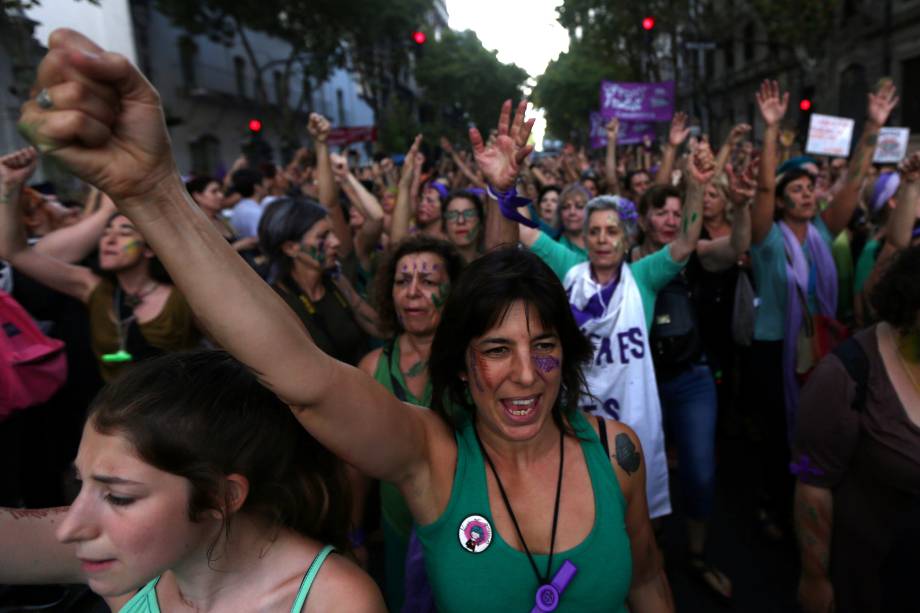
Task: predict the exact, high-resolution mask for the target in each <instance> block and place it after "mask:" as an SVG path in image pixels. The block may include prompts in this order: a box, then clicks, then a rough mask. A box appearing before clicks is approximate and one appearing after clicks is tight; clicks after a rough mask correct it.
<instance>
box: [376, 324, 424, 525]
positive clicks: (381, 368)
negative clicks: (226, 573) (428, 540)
mask: <svg viewBox="0 0 920 613" xmlns="http://www.w3.org/2000/svg"><path fill="white" fill-rule="evenodd" d="M374 379H376V380H377V381H378V382H379V383H380V384H381V385H383V386H384V387H385V388H387V389H388V390H390V392H392V393H393V395H394V396H396V397H397V398H399V399H400V400H402V401H403V402H408V403H410V404H416V405H418V406H421V407H428V406H430V405H431V382H430V381H429V382H428V384H427V385H426V386H425V392H424V394H422V397H421V398H417V397H416V396H415V395H414V394H413V393H412V392H411V391H410V390H409V386H408V385H406V380H405V378H404V377H403V374H402V371H400V370H399V337H396V338H395V339H393V340H392V341H390V342H388V343H387V344H386V345H384V347H383V351H382V352H381V354H380V359H379V360H378V361H377V370H375V371H374ZM380 504H381V513H382V514H383V518H384V519H385V520H386V521H387V522H388V523H389V524H390V527H392V528H393V529H394V530H395V531H396V533H397V534H398V535H399V536H400V537H401V538H403V539H405V540H408V539H409V531H410V530H411V529H412V521H413V520H412V514H411V513H410V512H409V507H408V506H407V505H406V501H405V500H404V499H403V497H402V494H400V493H399V490H398V489H396V486H394V485H393V484H391V483H387V482H385V481H383V482H381V483H380Z"/></svg>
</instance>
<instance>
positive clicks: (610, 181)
mask: <svg viewBox="0 0 920 613" xmlns="http://www.w3.org/2000/svg"><path fill="white" fill-rule="evenodd" d="M605 129H606V130H607V156H606V157H605V158H604V174H605V175H606V177H605V178H606V179H607V193H608V194H613V195H615V196H618V195H619V194H620V177H619V175H618V174H617V137H618V136H619V134H620V120H619V119H617V118H616V117H614V118H613V119H611V120H610V121H608V122H607V125H606V126H605Z"/></svg>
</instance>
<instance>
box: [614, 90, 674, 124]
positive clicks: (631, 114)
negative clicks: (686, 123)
mask: <svg viewBox="0 0 920 613" xmlns="http://www.w3.org/2000/svg"><path fill="white" fill-rule="evenodd" d="M601 114H602V115H603V116H604V117H607V118H608V119H609V118H610V117H619V118H620V119H621V120H623V119H625V120H628V121H671V116H672V115H674V81H663V82H661V83H620V82H615V81H601Z"/></svg>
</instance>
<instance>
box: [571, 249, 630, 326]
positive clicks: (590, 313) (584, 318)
mask: <svg viewBox="0 0 920 613" xmlns="http://www.w3.org/2000/svg"><path fill="white" fill-rule="evenodd" d="M621 266H622V264H621ZM620 272H621V273H622V272H623V271H622V270H621V271H620ZM620 278H621V276H620V275H617V278H616V280H614V281H611V282H610V283H608V284H607V285H605V286H604V287H603V288H601V291H599V292H597V293H596V294H594V295H593V296H591V298H589V299H588V302H587V303H586V304H585V306H583V307H581V308H578V307H577V306H575V305H574V304H573V305H571V306H572V316H573V317H575V323H576V324H578V327H579V328H580V327H582V326H583V325H585V324H586V323H588V322H589V321H591V320H592V319H600V318H601V317H602V316H603V315H604V309H606V308H607V305H608V304H610V298H611V297H612V296H613V291H614V290H615V289H616V288H617V285H619V283H620Z"/></svg>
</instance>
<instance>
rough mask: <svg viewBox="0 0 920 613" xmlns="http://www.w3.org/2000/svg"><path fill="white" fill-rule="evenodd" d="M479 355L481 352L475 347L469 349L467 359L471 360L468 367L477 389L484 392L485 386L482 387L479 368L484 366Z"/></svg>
mask: <svg viewBox="0 0 920 613" xmlns="http://www.w3.org/2000/svg"><path fill="white" fill-rule="evenodd" d="M479 357H480V356H479V353H478V352H477V351H476V350H475V349H473V348H472V347H470V348H469V349H467V361H468V362H469V366H468V367H467V368H469V371H470V377H471V378H472V379H473V384H474V385H475V386H476V389H477V390H479V391H480V392H482V391H484V388H483V387H482V381H480V380H479V369H480V368H481V366H482V365H481V364H480V363H479ZM483 374H485V373H483Z"/></svg>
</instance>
